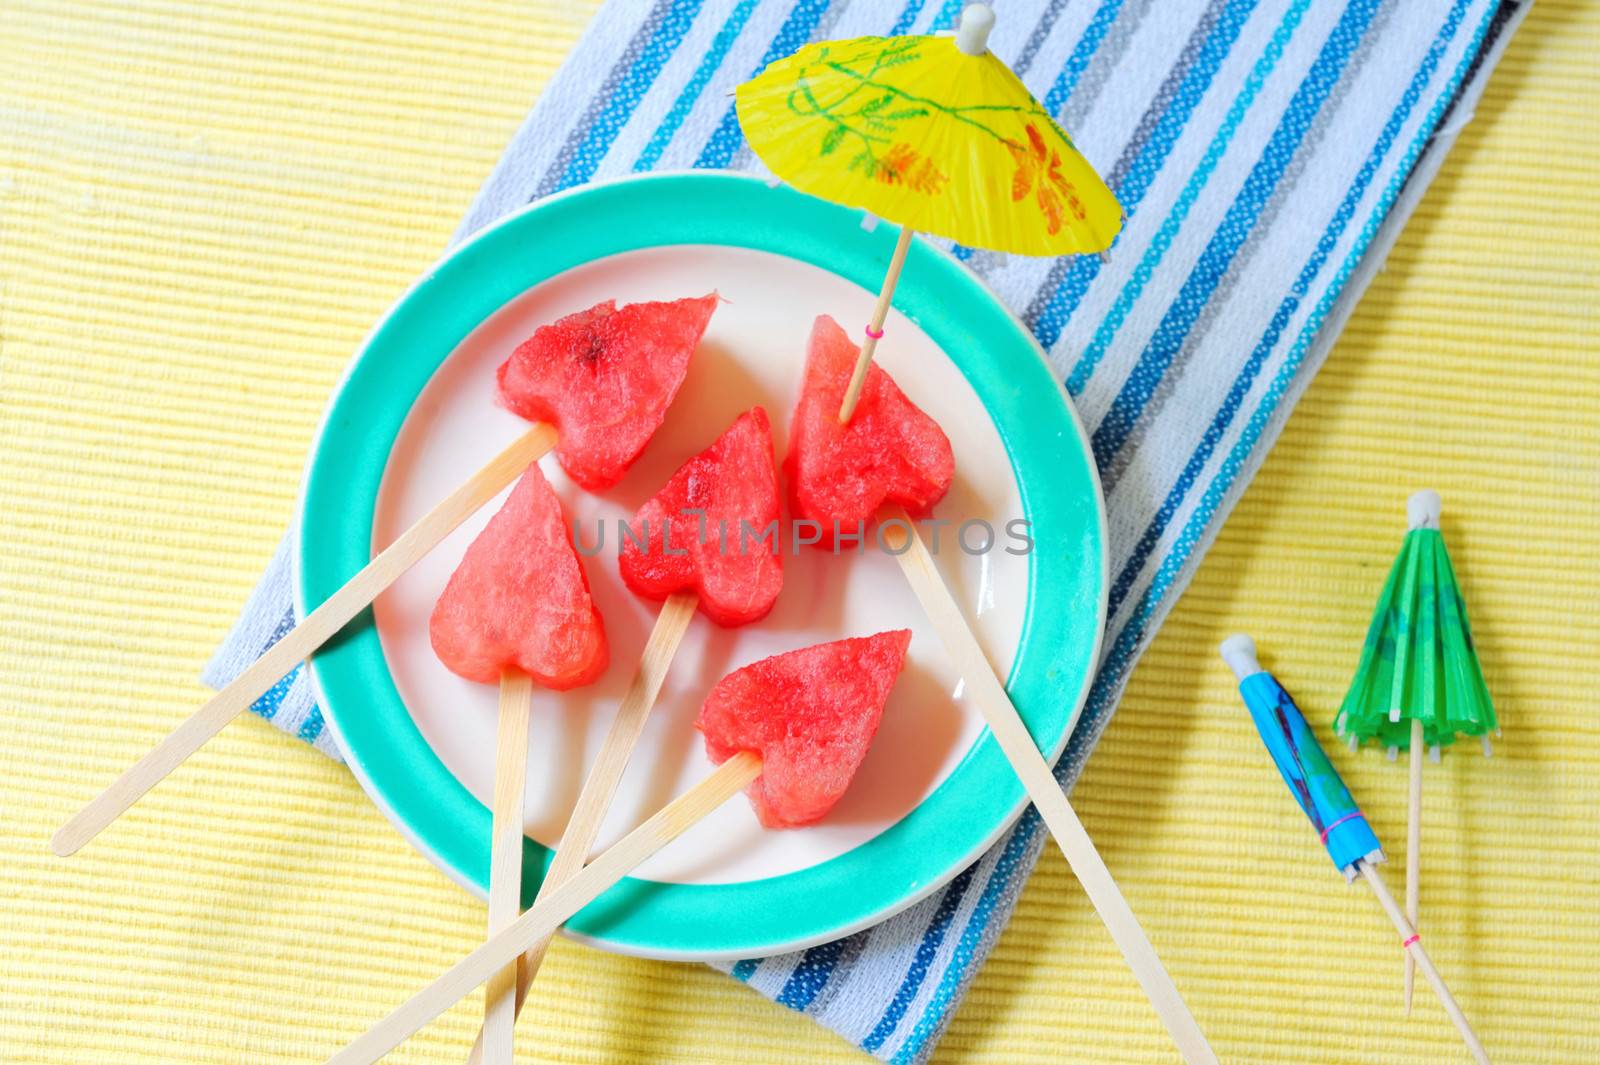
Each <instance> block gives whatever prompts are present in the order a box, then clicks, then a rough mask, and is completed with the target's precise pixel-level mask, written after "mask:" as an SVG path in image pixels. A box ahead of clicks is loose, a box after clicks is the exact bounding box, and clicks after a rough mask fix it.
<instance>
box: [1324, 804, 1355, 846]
mask: <svg viewBox="0 0 1600 1065" xmlns="http://www.w3.org/2000/svg"><path fill="white" fill-rule="evenodd" d="M1360 816H1362V814H1361V811H1360V810H1357V811H1356V812H1355V813H1349V814H1345V815H1344V816H1343V817H1341V818H1339V820H1337V821H1335V822H1334V823H1333V824H1331V825H1329V826H1328V827H1327V828H1325V829H1323V830H1322V842H1323V843H1327V842H1328V833H1330V832H1332V831H1333V830H1334V829H1336V828H1338V827H1339V826H1340V825H1342V824H1344V823H1345V822H1346V821H1354V820H1355V819H1356V818H1358V817H1360Z"/></svg>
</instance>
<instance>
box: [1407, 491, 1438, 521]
mask: <svg viewBox="0 0 1600 1065" xmlns="http://www.w3.org/2000/svg"><path fill="white" fill-rule="evenodd" d="M1441 509H1442V504H1441V502H1440V500H1439V493H1438V492H1435V491H1434V490H1433V489H1431V488H1424V489H1423V490H1422V491H1420V492H1418V493H1417V494H1416V495H1414V496H1412V497H1411V498H1410V499H1408V500H1406V520H1407V521H1408V522H1410V523H1411V527H1412V528H1413V529H1437V528H1438V527H1439V514H1440V511H1441Z"/></svg>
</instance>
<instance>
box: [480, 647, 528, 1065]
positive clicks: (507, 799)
mask: <svg viewBox="0 0 1600 1065" xmlns="http://www.w3.org/2000/svg"><path fill="white" fill-rule="evenodd" d="M532 707H533V680H532V678H530V677H529V676H528V675H527V674H526V673H524V672H522V671H521V670H520V669H508V670H506V671H505V672H504V673H502V674H501V675H500V726H499V730H498V734H497V735H496V737H495V757H494V820H493V827H492V828H491V829H490V837H489V932H490V934H491V935H492V934H493V933H495V932H498V931H499V930H500V929H502V928H504V927H505V926H506V925H508V924H510V923H511V922H512V921H515V920H516V919H517V915H518V914H519V913H521V912H522V807H523V791H524V785H525V782H526V781H527V776H528V712H529V711H530V710H531V709H532ZM520 968H521V966H520V965H518V964H517V963H516V962H513V963H512V964H510V965H508V966H506V967H505V968H504V969H501V970H500V971H499V972H497V973H495V974H494V976H492V977H491V978H490V979H489V987H488V990H487V992H486V994H485V995H484V999H483V1045H484V1048H485V1049H484V1059H485V1061H487V1062H488V1063H489V1065H511V1061H512V1057H511V1041H512V1040H511V1031H512V1024H513V1022H514V1021H515V1020H516V1011H515V1009H514V1004H515V999H516V994H515V988H516V984H517V975H518V970H519V969H520Z"/></svg>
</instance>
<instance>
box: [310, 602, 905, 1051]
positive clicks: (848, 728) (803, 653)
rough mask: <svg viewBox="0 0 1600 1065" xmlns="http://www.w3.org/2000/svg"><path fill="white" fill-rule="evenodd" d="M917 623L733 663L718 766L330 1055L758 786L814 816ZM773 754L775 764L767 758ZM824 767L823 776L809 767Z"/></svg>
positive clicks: (394, 1031) (417, 1025) (428, 1000)
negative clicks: (735, 667)
mask: <svg viewBox="0 0 1600 1065" xmlns="http://www.w3.org/2000/svg"><path fill="white" fill-rule="evenodd" d="M910 639H911V634H910V633H909V632H906V631H904V630H900V631H895V632H882V633H879V634H878V635H876V636H869V637H866V638H865V639H851V640H839V641H836V642H834V643H825V644H821V645H819V646H816V647H808V648H805V649H803V650H800V651H790V652H789V653H787V654H781V655H777V656H775V657H773V658H768V659H766V660H764V661H761V662H756V663H753V664H752V665H748V666H745V667H744V668H743V669H738V670H735V671H734V672H733V673H730V674H729V675H728V676H727V677H724V678H723V680H722V681H721V682H720V683H718V684H717V686H716V687H715V688H714V689H713V690H712V694H711V696H710V697H709V698H708V699H707V700H706V705H705V708H704V709H702V711H701V713H700V721H699V725H700V727H701V729H702V730H703V731H704V732H705V734H706V749H707V751H708V752H709V753H710V754H711V756H712V758H713V759H715V760H716V761H718V763H719V764H718V766H717V768H716V769H714V770H712V771H711V772H710V773H708V774H707V775H706V776H705V777H704V778H702V779H701V780H700V782H699V783H698V784H696V785H695V786H694V787H692V788H690V789H689V790H688V791H686V792H684V793H683V794H682V795H679V796H678V797H677V798H676V799H674V800H673V801H672V802H670V803H668V804H667V805H666V806H665V807H663V808H662V809H661V810H659V811H657V812H656V814H655V815H654V816H652V817H651V818H649V819H648V820H647V821H645V822H644V823H643V824H641V825H640V826H639V827H637V828H635V829H634V830H633V831H631V832H629V833H628V834H627V835H626V836H623V837H622V839H620V840H618V841H617V842H616V843H614V844H612V845H611V846H610V847H608V848H606V850H604V851H602V852H601V853H599V854H597V855H595V856H594V857H593V859H592V860H590V861H589V862H588V863H587V864H585V865H584V866H583V868H581V869H579V870H577V871H576V872H575V873H574V874H573V875H572V877H571V878H570V879H569V880H567V881H566V882H565V883H563V884H561V885H560V886H558V887H556V888H554V889H553V890H551V891H550V892H549V893H548V894H541V896H540V897H539V899H538V900H537V901H536V902H535V903H534V904H533V905H532V906H531V907H530V908H529V909H528V912H526V913H524V914H523V915H522V916H521V917H518V918H517V919H516V920H514V921H512V922H511V924H510V925H509V926H508V927H506V928H503V929H501V930H500V931H498V932H494V933H491V934H490V936H489V938H488V940H487V941H486V942H485V943H484V944H483V946H481V947H479V948H478V949H477V950H474V951H473V952H472V953H471V954H469V955H467V956H466V957H465V958H463V959H462V960H461V961H459V962H457V963H456V964H455V965H454V966H452V967H451V968H450V969H449V971H447V972H445V973H444V974H443V975H441V976H440V977H439V978H438V979H437V980H435V981H434V982H433V983H431V984H429V985H428V986H427V987H425V988H423V989H422V990H421V991H419V992H417V993H416V994H415V995H413V996H411V998H410V999H408V1000H407V1001H406V1002H405V1003H403V1004H402V1005H401V1006H400V1008H399V1009H397V1010H395V1011H394V1012H393V1013H391V1014H389V1016H387V1017H385V1018H384V1019H383V1020H381V1021H379V1022H378V1023H377V1024H375V1025H373V1027H372V1028H370V1029H369V1030H368V1031H367V1032H366V1033H365V1034H363V1035H362V1036H360V1037H358V1038H357V1039H356V1040H354V1041H353V1042H352V1043H350V1044H349V1045H348V1046H347V1047H345V1048H344V1050H342V1051H340V1052H339V1053H338V1054H335V1055H334V1056H333V1057H332V1058H330V1059H328V1065H372V1063H373V1062H375V1061H377V1060H378V1059H379V1058H380V1057H382V1056H383V1055H384V1054H386V1053H388V1052H389V1051H390V1050H393V1049H394V1048H395V1047H396V1046H399V1045H400V1043H401V1042H402V1041H403V1040H405V1039H406V1037H407V1036H410V1035H411V1034H413V1033H414V1032H416V1031H418V1030H420V1029H421V1028H422V1026H423V1025H425V1024H427V1023H428V1022H429V1021H431V1020H433V1019H434V1018H435V1017H437V1016H439V1015H440V1014H441V1013H443V1012H445V1011H446V1010H448V1009H449V1008H450V1007H451V1006H453V1005H455V1003H456V1002H458V1001H460V1000H461V999H462V998H463V997H464V996H465V995H466V994H467V993H468V992H470V991H471V990H472V989H473V988H475V987H477V986H478V985H479V984H481V983H483V982H484V981H486V980H490V979H492V978H493V976H494V974H495V973H497V972H502V971H504V969H505V967H507V966H511V965H513V964H514V963H515V962H516V960H517V956H518V954H520V953H522V952H523V951H526V950H528V949H529V948H530V947H533V946H534V945H535V944H538V943H540V942H543V941H546V940H548V939H549V937H550V936H551V935H553V934H554V933H555V931H556V929H557V928H559V927H561V925H562V924H563V923H565V922H566V921H567V920H568V919H569V918H570V917H571V916H572V915H573V914H575V913H577V912H578V911H579V910H581V909H583V908H584V907H585V906H587V905H588V904H589V903H591V902H593V901H594V900H595V899H597V898H599V897H600V896H601V895H602V894H604V893H605V892H606V891H607V890H608V889H609V888H611V887H612V886H613V885H615V884H616V883H617V882H618V881H620V880H621V879H622V878H623V877H625V876H627V875H628V874H629V873H631V872H633V871H634V870H635V869H637V868H638V867H639V866H640V865H641V864H642V863H643V862H645V861H646V860H647V859H649V858H650V856H651V855H653V854H655V853H656V852H658V851H660V850H661V848H663V847H665V846H666V845H667V844H669V843H671V842H672V841H673V840H674V839H677V838H678V837H679V836H681V835H683V833H685V832H687V831H688V830H689V829H691V828H693V827H694V826H695V825H697V824H699V823H700V822H701V821H703V820H704V819H705V818H706V816H707V815H708V814H710V813H712V812H713V811H715V810H716V809H718V808H719V807H720V806H722V804H723V803H725V802H727V801H728V800H729V799H731V798H733V796H734V795H736V794H738V792H739V791H740V789H742V788H746V787H749V788H750V790H751V798H752V800H753V801H755V802H756V803H757V806H756V809H757V811H758V812H759V813H760V815H761V817H762V819H763V821H764V822H765V823H767V824H770V825H801V824H810V823H813V822H815V821H816V820H817V819H819V818H821V817H823V816H824V815H825V814H826V813H827V811H828V809H830V808H831V807H832V806H833V805H834V803H835V802H836V801H837V800H838V798H839V795H840V794H841V793H842V792H843V791H844V789H845V788H846V787H847V786H848V785H849V783H850V778H851V777H852V776H854V774H855V772H856V770H857V769H858V768H859V767H860V765H861V759H862V756H863V755H864V754H865V752H866V747H867V744H868V743H870V742H871V741H872V737H873V734H874V733H876V732H877V730H878V722H879V720H880V719H881V718H882V716H883V704H884V701H885V700H886V699H887V698H888V695H889V689H890V687H891V686H892V685H893V684H894V681H895V678H896V677H897V676H898V675H899V672H900V668H901V666H902V665H903V664H904V661H905V652H906V645H907V644H908V643H909V642H910ZM764 758H765V759H770V764H769V763H768V762H764V761H763V759H764ZM808 776H815V777H817V778H819V779H817V780H815V781H810V780H807V779H805V778H806V777H808Z"/></svg>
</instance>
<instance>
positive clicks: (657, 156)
mask: <svg viewBox="0 0 1600 1065" xmlns="http://www.w3.org/2000/svg"><path fill="white" fill-rule="evenodd" d="M755 9H756V0H739V6H738V7H736V8H734V9H733V13H732V14H730V15H729V16H728V18H727V20H726V21H724V22H723V24H722V28H721V29H719V30H718V31H717V35H716V36H715V37H713V38H712V39H711V47H709V48H707V49H706V54H705V55H704V56H703V57H701V59H700V65H699V66H697V67H695V70H694V74H693V75H692V76H691V77H690V78H689V80H688V82H686V83H685V84H684V86H683V89H682V90H681V91H680V92H679V93H678V98H677V99H676V100H674V101H673V102H672V108H671V110H669V111H668V112H667V113H666V115H664V116H663V117H662V119H661V125H659V126H657V127H656V131H655V132H654V133H652V134H651V135H650V143H649V144H646V145H645V146H644V151H642V152H640V153H639V158H638V159H636V160H634V163H633V169H634V171H635V172H638V171H643V170H650V169H653V168H654V167H655V165H656V163H658V162H659V161H660V160H661V153H662V152H664V151H666V149H667V145H668V144H670V143H671V142H672V138H673V135H674V134H676V133H677V132H678V127H679V126H682V125H683V120H684V119H685V118H687V117H688V116H689V112H690V111H691V110H693V109H694V105H695V103H696V102H698V101H699V99H700V94H701V93H702V92H704V91H705V87H706V84H707V83H708V82H709V81H710V80H711V76H712V75H713V74H715V73H716V72H717V68H718V67H720V66H722V61H723V60H724V59H726V58H727V57H728V52H729V50H730V49H732V48H733V44H734V42H735V41H737V40H738V39H739V34H740V33H741V32H743V31H744V24H745V23H746V22H748V21H749V19H750V12H752V11H754V10H755Z"/></svg>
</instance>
